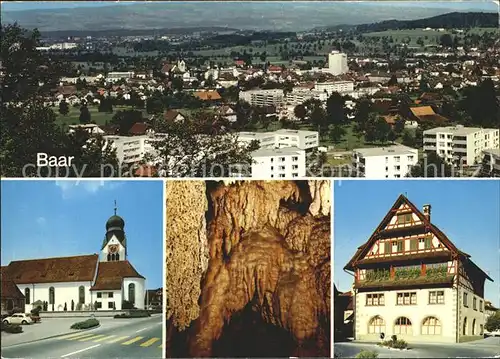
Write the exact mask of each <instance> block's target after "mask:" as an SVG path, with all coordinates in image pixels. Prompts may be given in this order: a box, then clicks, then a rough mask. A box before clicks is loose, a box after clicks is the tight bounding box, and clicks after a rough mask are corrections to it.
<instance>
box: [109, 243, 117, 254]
mask: <svg viewBox="0 0 500 359" xmlns="http://www.w3.org/2000/svg"><path fill="white" fill-rule="evenodd" d="M118 249H119V247H118V244H110V245H109V246H108V251H109V253H111V254H115V253H118Z"/></svg>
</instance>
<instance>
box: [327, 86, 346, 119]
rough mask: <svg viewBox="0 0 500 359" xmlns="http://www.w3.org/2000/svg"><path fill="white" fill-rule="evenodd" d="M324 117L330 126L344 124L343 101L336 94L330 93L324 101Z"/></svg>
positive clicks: (339, 95)
mask: <svg viewBox="0 0 500 359" xmlns="http://www.w3.org/2000/svg"><path fill="white" fill-rule="evenodd" d="M326 115H327V117H328V122H329V123H330V124H333V125H343V124H345V123H346V119H347V117H346V113H345V100H344V98H343V97H342V95H341V94H339V93H338V92H334V93H332V94H331V95H330V96H329V97H328V99H327V100H326Z"/></svg>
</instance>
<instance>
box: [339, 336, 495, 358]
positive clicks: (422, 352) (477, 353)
mask: <svg viewBox="0 0 500 359" xmlns="http://www.w3.org/2000/svg"><path fill="white" fill-rule="evenodd" d="M409 346H410V348H411V349H410V350H406V351H400V350H389V349H387V348H381V347H379V346H377V345H376V344H369V343H357V342H356V343H355V342H346V343H335V344H334V351H335V355H336V356H338V357H340V358H354V357H355V356H356V355H357V354H358V353H359V352H361V351H363V350H367V351H374V352H377V353H378V355H379V358H495V357H496V358H499V357H500V338H486V339H482V340H478V341H474V342H469V343H460V344H424V343H422V344H411V345H409Z"/></svg>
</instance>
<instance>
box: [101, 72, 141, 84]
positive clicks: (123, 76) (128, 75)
mask: <svg viewBox="0 0 500 359" xmlns="http://www.w3.org/2000/svg"><path fill="white" fill-rule="evenodd" d="M134 75H135V72H133V71H126V72H110V73H108V76H106V82H116V81H120V80H130V79H132V78H133V77H134Z"/></svg>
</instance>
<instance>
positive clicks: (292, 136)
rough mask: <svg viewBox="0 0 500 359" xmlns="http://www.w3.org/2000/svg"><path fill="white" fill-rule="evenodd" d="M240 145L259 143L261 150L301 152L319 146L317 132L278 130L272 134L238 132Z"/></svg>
mask: <svg viewBox="0 0 500 359" xmlns="http://www.w3.org/2000/svg"><path fill="white" fill-rule="evenodd" d="M237 135H238V141H239V142H240V143H250V142H252V141H254V140H256V141H259V144H260V148H261V149H272V148H286V147H297V148H298V149H301V150H312V149H314V148H316V147H318V146H319V134H318V132H317V131H304V130H287V129H279V130H277V131H272V132H239V133H238V134H237Z"/></svg>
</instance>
